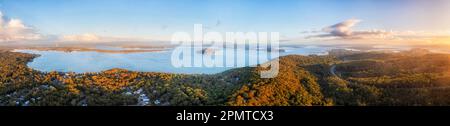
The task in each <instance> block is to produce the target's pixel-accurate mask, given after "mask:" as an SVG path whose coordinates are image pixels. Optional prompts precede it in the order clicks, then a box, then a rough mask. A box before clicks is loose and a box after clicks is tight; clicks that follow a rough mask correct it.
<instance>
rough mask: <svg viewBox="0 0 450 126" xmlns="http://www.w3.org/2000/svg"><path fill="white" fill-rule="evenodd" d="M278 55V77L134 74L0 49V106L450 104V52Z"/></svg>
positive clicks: (253, 71) (252, 72) (244, 71)
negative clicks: (44, 61)
mask: <svg viewBox="0 0 450 126" xmlns="http://www.w3.org/2000/svg"><path fill="white" fill-rule="evenodd" d="M330 54H331V55H329V56H300V55H290V56H284V57H281V58H280V71H279V75H278V76H277V77H275V78H271V79H261V78H259V71H261V70H263V69H264V68H260V67H257V68H250V67H245V68H238V69H232V70H229V71H225V72H223V73H219V74H215V75H188V74H168V73H153V72H133V71H128V70H123V69H112V70H108V71H104V72H99V73H84V74H75V73H62V72H50V73H43V72H40V71H36V70H33V69H30V68H28V67H27V66H26V64H27V62H30V61H32V59H33V58H35V57H36V55H32V54H24V53H17V52H8V51H0V105H2V106H5V105H8V106H34V105H37V106H42V105H52V106H53V105H58V106H97V105H147V106H179V105H195V106H197V105H233V106H241V105H245V106H254V105H257V106H273V105H276V106H311V105H450V89H449V88H447V87H448V86H450V84H449V82H450V78H449V77H450V76H449V75H450V74H449V72H447V71H448V70H449V68H450V55H447V54H433V53H429V52H427V51H424V50H411V51H410V52H401V53H383V52H344V53H339V55H337V54H335V53H330Z"/></svg>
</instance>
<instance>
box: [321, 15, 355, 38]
mask: <svg viewBox="0 0 450 126" xmlns="http://www.w3.org/2000/svg"><path fill="white" fill-rule="evenodd" d="M359 22H361V20H358V19H350V20H346V21H343V22H340V23H337V24H335V25H331V26H328V27H325V28H324V29H323V31H324V32H328V33H330V34H329V35H332V36H341V37H346V36H351V35H352V27H354V26H355V25H356V24H358V23H359Z"/></svg>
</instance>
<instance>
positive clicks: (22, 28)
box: [0, 11, 42, 42]
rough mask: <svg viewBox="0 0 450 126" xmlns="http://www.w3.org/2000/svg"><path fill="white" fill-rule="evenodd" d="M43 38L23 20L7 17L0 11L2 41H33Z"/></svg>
mask: <svg viewBox="0 0 450 126" xmlns="http://www.w3.org/2000/svg"><path fill="white" fill-rule="evenodd" d="M40 39H42V35H40V34H38V33H37V32H36V30H35V29H33V28H32V27H29V26H26V25H25V24H24V23H23V22H22V21H21V20H19V19H15V18H11V19H8V18H6V17H5V16H4V15H3V13H2V12H1V11H0V42H14V41H33V40H40Z"/></svg>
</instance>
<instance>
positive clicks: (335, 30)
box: [303, 19, 394, 39]
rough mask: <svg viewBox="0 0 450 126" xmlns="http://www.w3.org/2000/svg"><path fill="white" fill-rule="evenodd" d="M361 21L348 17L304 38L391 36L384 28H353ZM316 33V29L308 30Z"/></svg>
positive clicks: (371, 37)
mask: <svg viewBox="0 0 450 126" xmlns="http://www.w3.org/2000/svg"><path fill="white" fill-rule="evenodd" d="M360 22H362V21H361V20H359V19H349V20H345V21H343V22H339V23H337V24H334V25H331V26H328V27H325V28H323V29H322V30H321V33H320V34H315V35H310V36H307V37H306V38H330V39H336V38H337V39H374V38H381V39H383V38H392V37H393V35H394V34H393V33H392V32H390V31H386V30H376V29H374V30H365V31H363V30H361V31H357V30H353V29H354V27H355V26H356V25H358V24H359V23H360ZM303 33H304V32H303ZM310 33H317V31H314V32H310Z"/></svg>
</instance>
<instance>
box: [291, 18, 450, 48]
mask: <svg viewBox="0 0 450 126" xmlns="http://www.w3.org/2000/svg"><path fill="white" fill-rule="evenodd" d="M361 22H362V20H359V19H348V20H345V21H342V22H339V23H337V24H334V25H331V26H327V27H325V28H322V29H321V30H313V31H304V32H300V33H301V34H302V35H303V37H301V38H296V39H290V40H288V42H303V43H308V42H314V43H317V42H323V43H325V44H326V43H331V44H339V43H341V44H421V45H423V44H425V45H427V44H450V39H448V38H450V32H449V31H393V30H378V29H373V30H357V28H356V26H357V25H358V24H359V23H361Z"/></svg>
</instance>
